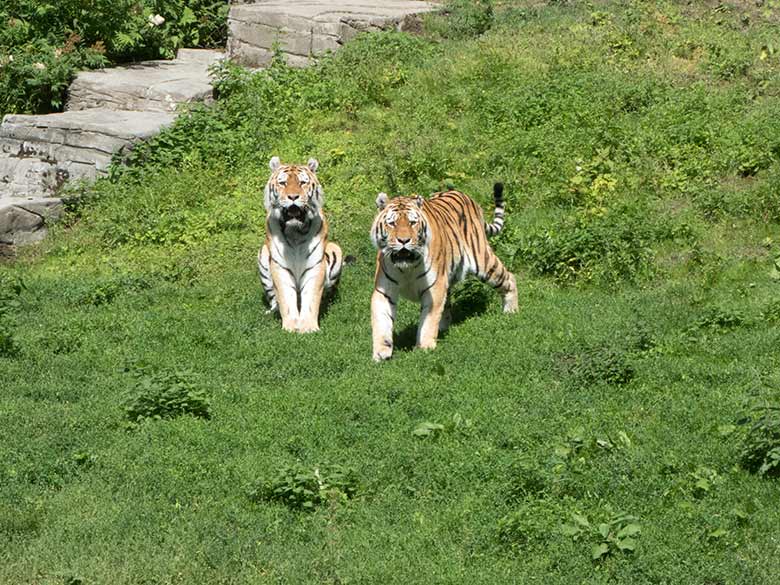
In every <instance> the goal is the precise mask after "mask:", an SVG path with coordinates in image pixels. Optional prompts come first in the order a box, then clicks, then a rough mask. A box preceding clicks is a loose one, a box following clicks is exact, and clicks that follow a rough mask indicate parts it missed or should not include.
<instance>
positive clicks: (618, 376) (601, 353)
mask: <svg viewBox="0 0 780 585" xmlns="http://www.w3.org/2000/svg"><path fill="white" fill-rule="evenodd" d="M564 362H565V365H566V370H567V372H568V374H569V376H570V377H571V379H572V382H573V383H575V384H577V385H579V386H590V385H592V384H610V385H613V386H622V385H624V384H628V383H629V382H630V381H631V380H632V379H633V378H634V373H635V372H634V368H633V366H632V365H631V363H630V362H629V360H628V355H627V354H626V352H624V351H621V350H618V349H615V348H611V347H596V348H592V349H587V350H584V351H581V352H578V353H575V354H573V355H569V356H567V357H566V358H565V359H564Z"/></svg>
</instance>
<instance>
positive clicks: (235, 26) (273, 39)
mask: <svg viewBox="0 0 780 585" xmlns="http://www.w3.org/2000/svg"><path fill="white" fill-rule="evenodd" d="M438 9H440V6H439V5H437V4H434V3H432V2H424V1H420V0H385V1H382V0H303V1H299V2H289V1H287V0H265V1H262V2H254V3H252V4H238V5H234V6H232V7H231V8H230V13H229V15H228V28H229V31H230V32H229V40H228V56H229V57H230V58H231V59H232V60H234V61H236V62H237V63H239V64H241V65H245V66H248V67H262V66H265V65H267V64H268V63H269V62H270V61H271V58H272V57H273V52H274V44H275V43H278V44H279V47H280V49H281V51H282V52H283V53H284V54H285V57H286V59H287V61H288V63H289V64H290V65H293V66H299V67H303V66H306V65H308V64H310V63H311V62H312V61H313V60H315V59H316V58H317V57H318V56H321V55H323V54H324V53H326V52H327V51H335V50H337V49H338V48H339V47H341V45H343V44H344V43H345V42H347V41H349V40H350V39H352V38H353V37H354V36H355V35H357V34H358V33H360V32H363V31H378V30H390V29H397V30H406V29H408V28H414V26H415V25H416V23H417V21H418V19H419V16H420V15H422V14H424V13H426V12H432V11H435V10H438Z"/></svg>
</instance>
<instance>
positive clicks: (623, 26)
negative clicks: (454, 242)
mask: <svg viewBox="0 0 780 585" xmlns="http://www.w3.org/2000/svg"><path fill="white" fill-rule="evenodd" d="M770 4H771V3H770ZM746 15H747V16H748V17H749V18H748V20H747V21H745V19H744V18H743V17H744V16H746ZM470 18H472V17H468V18H466V17H463V18H460V19H459V20H457V22H458V25H457V33H458V34H454V33H453V30H452V29H448V28H447V25H446V23H442V22H436V23H431V24H429V30H431V31H435V35H433V36H432V37H425V38H412V37H406V36H404V35H397V34H386V35H378V36H374V37H364V38H362V39H358V40H356V41H354V42H353V43H352V44H350V45H348V46H347V47H346V48H345V49H343V50H342V51H341V52H340V53H338V54H337V55H336V56H335V57H334V58H333V59H330V60H328V61H327V62H326V63H324V64H323V65H322V67H321V68H320V69H316V70H315V69H312V70H307V71H291V70H288V69H286V68H284V67H280V66H277V67H275V68H274V69H273V70H272V71H271V72H270V73H268V74H260V75H257V76H255V77H253V78H251V79H249V78H245V76H243V75H242V74H240V73H238V72H235V71H232V70H231V71H226V72H224V73H223V77H222V82H221V95H222V99H221V100H220V101H219V102H218V103H217V105H216V106H215V107H214V108H213V109H211V110H203V111H196V112H195V113H193V114H192V115H190V116H187V117H184V118H182V119H180V121H179V122H178V123H177V125H176V126H175V127H174V128H173V129H172V130H171V131H169V132H166V133H164V134H162V135H161V136H160V137H158V138H157V139H155V140H153V141H152V142H151V143H150V144H149V146H148V147H143V148H141V149H139V150H138V151H136V153H135V154H134V155H133V160H132V162H133V163H134V166H131V167H130V168H129V169H127V170H124V171H123V170H119V169H117V170H116V171H115V173H114V177H113V178H112V180H111V181H103V182H101V183H99V184H98V185H96V186H95V187H94V188H91V189H88V190H84V194H85V199H84V200H85V203H83V204H82V205H80V206H78V207H77V208H76V209H74V211H73V212H72V213H71V214H70V215H69V217H68V218H67V220H66V221H65V222H63V223H62V224H60V225H59V226H55V227H54V229H53V234H52V236H51V237H50V238H49V239H48V240H47V241H46V242H45V243H44V244H43V245H41V246H38V247H35V248H28V249H25V250H22V251H21V252H20V256H19V258H18V259H17V260H16V261H15V262H14V263H13V264H6V265H3V266H0V270H2V274H0V340H4V339H5V340H8V339H10V340H11V341H10V342H7V343H6V345H0V347H13V348H14V349H13V350H12V351H8V352H7V354H3V353H2V350H0V388H2V392H0V542H2V543H3V545H2V546H0V582H4V583H5V582H7V583H15V584H16V583H42V584H49V583H58V584H59V583H108V582H111V583H117V584H120V583H121V584H125V583H126V584H130V583H133V584H136V583H272V582H274V583H431V582H435V583H485V584H493V583H504V582H509V583H537V582H538V583H546V584H547V583H554V584H557V583H561V584H569V583H571V584H575V583H576V584H579V583H624V584H631V585H635V584H662V583H668V584H675V585H678V584H691V585H694V584H697V585H700V584H704V583H707V584H719V585H727V584H734V585H738V584H739V585H741V584H746V583H750V584H754V583H755V584H762V585H763V584H766V585H770V584H772V583H774V582H775V581H776V575H777V574H778V573H780V562H779V561H778V559H780V554H779V553H780V544H779V543H778V531H777V526H778V525H780V508H778V506H777V501H778V496H779V495H780V484H778V480H777V477H776V475H773V474H771V473H767V474H764V475H761V474H759V473H755V472H752V471H751V470H749V469H745V468H744V467H743V465H744V464H745V462H744V459H743V458H744V457H746V456H747V455H745V453H748V454H749V457H750V458H751V459H750V465H748V467H750V469H756V468H757V467H759V466H760V464H761V462H760V461H756V459H755V458H756V457H757V458H758V459H760V458H761V457H762V456H763V455H762V454H764V453H766V452H767V449H768V448H771V447H772V445H773V444H774V443H773V441H775V440H776V437H777V436H778V434H777V431H776V429H775V430H772V428H769V425H771V424H775V423H773V422H772V421H773V420H775V419H773V418H772V417H766V418H764V419H761V420H763V421H765V422H764V423H763V424H765V427H766V428H767V429H768V430H766V431H762V433H763V434H761V435H760V436H761V438H760V442H756V443H750V442H749V441H751V439H750V437H752V436H755V435H756V434H757V432H756V431H755V430H754V431H751V430H750V429H751V428H752V425H753V422H752V421H754V420H756V419H757V416H758V415H759V414H760V412H762V411H755V410H754V409H755V408H757V407H761V406H764V405H777V404H778V403H779V402H780V352H778V344H779V342H780V332H779V331H778V327H777V319H778V317H777V315H778V309H777V299H778V296H780V289H779V288H778V286H780V282H779V280H780V279H778V272H777V270H778V268H777V267H775V266H776V263H777V264H780V260H777V259H776V258H777V257H778V255H780V248H778V244H777V242H778V228H779V227H780V225H779V224H778V221H780V207H779V206H778V199H777V198H778V191H777V185H778V177H780V149H779V148H778V145H780V142H778V138H777V137H778V136H780V132H778V130H780V128H779V127H778V125H780V122H778V120H780V116H778V115H777V114H778V113H780V112H778V110H780V94H778V89H780V84H778V80H780V77H778V68H779V67H780V55H777V54H775V53H773V52H772V53H771V54H767V57H766V58H764V59H762V58H761V55H762V50H764V51H765V52H767V51H768V50H767V48H766V45H767V43H768V42H770V41H768V39H769V38H770V37H771V35H772V33H773V31H776V26H777V14H776V10H774V11H771V10H770V11H769V12H768V13H764V12H763V11H762V9H759V8H755V6H754V3H739V4H734V5H733V6H731V7H730V8H729V7H726V8H723V7H717V5H716V4H715V3H712V4H710V3H706V4H705V3H702V5H701V6H699V7H697V8H692V7H691V6H689V5H687V4H678V3H671V2H669V3H658V4H655V3H654V5H653V6H652V7H649V6H646V3H644V2H625V3H621V4H620V6H619V7H618V6H613V4H612V3H604V4H600V3H597V5H596V6H594V7H592V8H588V7H585V6H572V5H570V3H566V2H549V3H548V4H547V5H542V4H540V3H523V2H515V3H508V2H506V3H496V6H495V11H494V18H493V25H492V27H491V29H490V30H489V31H488V32H486V33H485V34H483V35H481V36H478V37H474V38H472V37H471V35H469V34H467V33H468V30H464V27H466V29H467V28H468V25H467V24H464V23H468V22H470V20H469V19H470ZM473 20H475V21H476V22H477V23H478V24H479V26H482V24H481V23H483V22H484V20H482V19H480V18H476V17H474V18H473ZM762 47H763V49H762ZM272 154H278V155H280V156H281V157H282V159H283V160H297V159H300V160H305V159H306V157H308V156H316V157H318V158H319V159H320V161H321V163H322V169H321V172H320V178H321V180H322V181H323V184H324V186H325V192H326V209H327V210H328V213H329V218H330V220H331V228H332V236H333V239H334V240H335V241H337V242H339V243H340V244H341V246H342V248H343V249H344V251H345V253H346V254H352V255H354V256H355V257H356V262H355V263H354V264H353V265H350V266H347V267H345V270H344V275H343V278H342V283H341V285H340V288H339V291H338V294H337V296H336V298H335V299H334V300H333V302H332V303H330V305H329V306H328V307H327V310H326V311H325V312H324V314H323V316H322V319H321V327H322V331H321V333H318V334H314V335H307V336H300V335H292V334H288V333H285V332H284V331H282V329H281V326H280V324H279V322H278V320H276V319H274V318H273V317H270V316H267V315H265V314H264V309H265V307H264V306H263V304H262V291H261V287H260V284H259V282H258V278H257V275H256V267H255V254H256V252H257V248H258V247H259V245H260V243H261V241H262V238H263V217H264V213H263V210H262V201H261V200H262V197H261V191H262V187H263V185H264V183H265V180H266V177H267V172H268V171H267V161H268V159H269V158H270V156H271V155H272ZM494 180H504V181H505V182H506V184H507V194H508V214H507V224H506V229H505V232H504V233H502V234H501V236H499V237H498V238H497V239H496V240H495V246H496V249H497V250H498V252H499V254H500V255H501V256H502V258H504V259H505V260H506V262H507V263H508V264H510V265H511V266H512V268H513V269H514V270H515V271H516V272H517V274H518V275H519V283H520V292H521V311H520V312H519V313H518V314H517V315H511V316H506V315H503V314H502V313H501V311H500V300H499V298H498V297H497V295H495V294H494V293H493V292H492V291H490V290H487V289H486V288H484V287H483V286H482V285H479V284H475V283H468V284H466V285H461V286H460V287H459V288H458V289H457V291H456V292H455V299H456V304H455V315H456V323H455V324H454V325H453V326H452V328H451V330H450V331H449V332H448V333H447V334H446V335H445V336H444V338H443V339H442V340H441V341H440V343H439V346H438V348H437V349H436V350H435V351H434V352H428V353H426V352H422V351H418V350H414V349H413V348H412V347H411V346H410V343H411V340H413V330H414V326H415V325H416V321H417V316H418V313H417V307H415V306H413V305H411V304H402V305H401V307H400V313H399V320H398V333H399V340H398V341H399V344H398V347H397V351H396V353H395V356H394V358H393V359H392V360H391V361H390V362H388V363H384V364H374V363H373V362H372V361H371V346H370V344H371V341H370V319H369V298H370V294H371V290H372V286H371V283H372V276H373V263H374V259H373V251H372V249H371V245H370V242H369V238H368V230H369V227H370V222H371V218H372V216H373V213H374V208H373V201H374V198H375V196H376V193H377V191H379V190H387V191H388V192H392V193H409V192H420V193H426V192H428V191H430V190H433V189H435V188H438V187H439V186H442V185H447V184H454V185H455V186H457V187H458V188H462V189H464V190H465V191H467V192H469V193H471V194H473V195H474V196H475V197H476V198H477V199H478V200H480V201H481V202H482V203H483V204H484V205H485V207H486V208H487V204H488V200H489V194H490V185H491V184H492V182H493V181H494ZM18 278H20V279H21V280H22V282H23V283H24V287H20V286H18V280H17V279H18ZM139 405H141V406H139ZM770 412H771V411H770ZM139 413H140V414H141V415H142V416H140V420H139V416H138V415H139ZM155 415H157V416H155ZM775 418H776V417H775ZM158 419H159V420H158ZM762 428H764V427H762ZM773 433H775V434H773ZM746 441H748V443H746ZM757 441H758V440H757ZM315 470H316V473H315ZM318 474H319V475H318ZM317 477H320V478H321V481H322V484H321V485H324V486H325V487H323V488H322V489H320V491H318V489H319V488H316V487H314V486H315V482H314V481H313V480H312V478H317ZM318 481H319V480H318ZM259 486H260V487H259ZM298 487H301V488H303V487H305V489H307V490H309V492H311V493H308V492H294V491H293V490H294V489H296V488H298ZM275 489H278V490H281V491H280V492H273V490H275ZM273 493H285V494H297V495H294V497H293V498H292V499H287V500H286V499H285V498H284V497H277V496H274V495H272V494H273ZM286 502H287V503H286ZM289 502H294V505H293V504H289V505H288V503H289ZM302 502H309V503H311V504H312V505H311V506H304V505H303V504H302ZM299 508H307V509H308V508H311V510H310V511H305V510H301V509H299ZM575 514H576V515H577V516H576V518H578V519H579V522H578V521H577V519H575V516H573V515H575ZM622 515H628V516H630V517H633V519H625V518H623V517H622ZM584 519H587V521H588V526H589V527H585V525H584ZM610 521H612V522H613V525H612V526H613V527H615V528H614V529H612V528H610V527H609V526H607V529H608V530H611V532H609V533H608V534H607V536H604V535H602V534H601V533H600V532H599V529H600V527H599V525H600V524H609V522H610ZM633 524H638V525H639V527H640V530H639V533H638V534H637V535H633V536H629V537H625V535H624V536H623V537H620V538H622V540H620V539H619V538H618V537H617V533H618V531H619V530H620V528H623V527H625V526H628V525H633ZM573 527H574V528H573ZM631 530H632V531H633V530H634V529H631ZM625 538H633V539H634V540H635V547H634V548H635V550H634V551H633V552H630V551H627V550H626V551H623V550H621V548H620V546H624V545H625V544H626V542H625ZM619 542H620V543H622V544H619ZM602 545H603V546H606V549H604V548H603V547H602V548H599V547H600V546H602ZM594 547H595V549H594ZM594 550H596V551H601V552H604V551H605V550H606V553H605V554H603V555H601V554H599V555H598V557H599V558H598V560H596V561H594V560H592V556H593V555H594V554H595V553H594Z"/></svg>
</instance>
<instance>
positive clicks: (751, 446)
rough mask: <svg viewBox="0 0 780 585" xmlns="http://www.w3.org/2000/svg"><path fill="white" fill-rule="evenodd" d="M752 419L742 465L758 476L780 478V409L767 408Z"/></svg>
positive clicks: (743, 447)
mask: <svg viewBox="0 0 780 585" xmlns="http://www.w3.org/2000/svg"><path fill="white" fill-rule="evenodd" d="M751 418H752V420H751V424H750V427H749V428H748V430H747V433H746V435H745V439H744V442H743V445H742V450H741V452H740V460H741V462H742V465H743V467H745V469H747V470H749V471H751V472H753V473H757V474H758V475H766V476H772V477H777V476H780V407H778V406H768V407H765V408H763V409H760V410H758V411H756V413H755V414H754V415H753V416H752V417H751Z"/></svg>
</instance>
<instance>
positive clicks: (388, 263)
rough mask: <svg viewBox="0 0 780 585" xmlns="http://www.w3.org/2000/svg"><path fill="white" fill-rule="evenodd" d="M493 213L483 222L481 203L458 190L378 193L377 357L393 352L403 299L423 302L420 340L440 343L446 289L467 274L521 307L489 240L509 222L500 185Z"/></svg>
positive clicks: (511, 308)
mask: <svg viewBox="0 0 780 585" xmlns="http://www.w3.org/2000/svg"><path fill="white" fill-rule="evenodd" d="M493 197H494V200H495V212H494V217H493V222H492V223H486V222H485V219H484V216H483V213H482V209H481V208H480V207H479V206H478V205H477V204H476V203H475V202H474V200H473V199H471V198H470V197H468V196H467V195H465V194H463V193H461V192H459V191H445V192H442V193H434V194H433V195H432V196H431V197H430V198H429V199H423V198H422V197H419V196H418V197H396V198H394V199H392V200H389V201H388V198H387V195H385V194H384V193H380V194H379V196H378V197H377V201H376V203H377V208H378V209H379V213H378V215H377V216H376V218H375V220H374V224H373V226H372V228H371V238H372V241H373V243H374V246H375V247H376V248H377V250H378V252H377V259H376V274H375V279H374V293H373V295H372V297H371V326H372V332H373V355H374V360H376V361H380V360H384V359H388V358H390V357H391V356H392V353H393V324H394V321H395V315H396V307H397V305H398V300H399V298H400V297H402V296H403V297H406V298H408V299H410V300H413V301H416V302H419V303H420V304H421V305H422V311H421V315H420V324H419V327H418V330H417V345H418V347H421V348H424V349H433V348H435V347H436V339H437V337H438V334H439V332H440V331H443V330H444V329H446V327H447V326H448V325H449V321H450V311H449V306H448V304H447V294H448V292H449V289H450V287H451V286H452V285H454V284H455V283H457V282H460V281H461V280H463V279H464V278H466V277H467V276H469V275H472V274H473V275H475V276H476V277H477V278H479V279H480V280H482V281H483V282H486V283H488V284H490V285H491V286H493V287H494V288H496V289H497V290H498V291H499V292H500V293H501V294H502V295H503V298H504V312H507V313H514V312H515V311H517V284H516V281H515V276H514V275H513V274H512V273H511V272H509V270H507V268H506V267H505V266H504V264H503V263H502V262H501V260H499V258H498V256H496V254H495V252H493V249H492V248H491V247H490V244H489V243H488V240H487V238H488V235H493V234H496V233H498V232H499V231H501V228H502V227H503V223H504V219H503V218H504V200H503V186H502V185H501V184H500V183H497V184H496V185H495V186H494V189H493Z"/></svg>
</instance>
